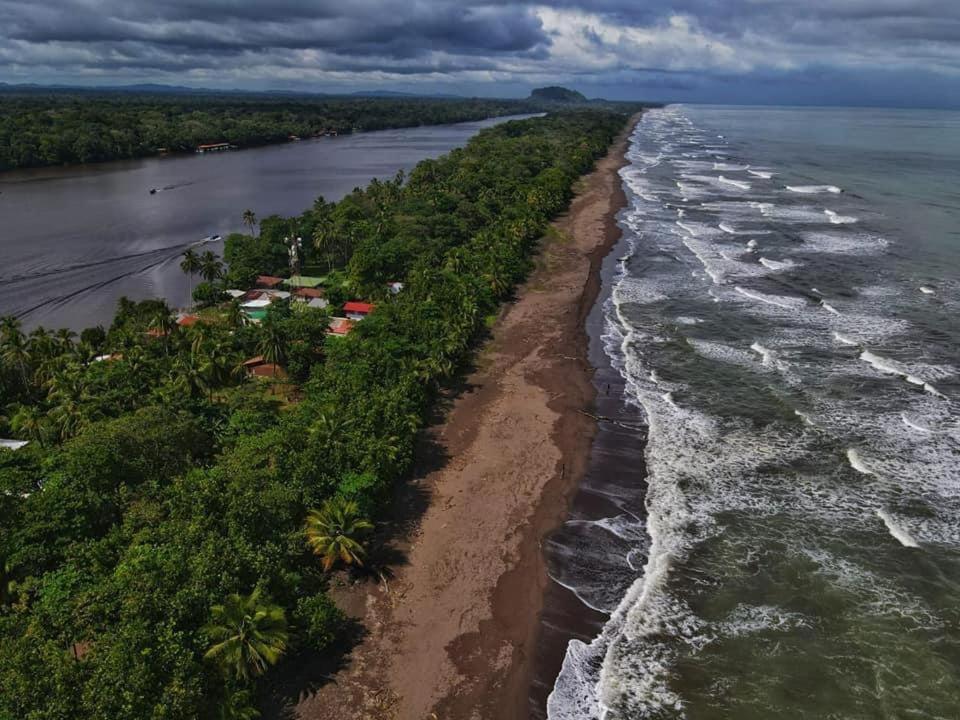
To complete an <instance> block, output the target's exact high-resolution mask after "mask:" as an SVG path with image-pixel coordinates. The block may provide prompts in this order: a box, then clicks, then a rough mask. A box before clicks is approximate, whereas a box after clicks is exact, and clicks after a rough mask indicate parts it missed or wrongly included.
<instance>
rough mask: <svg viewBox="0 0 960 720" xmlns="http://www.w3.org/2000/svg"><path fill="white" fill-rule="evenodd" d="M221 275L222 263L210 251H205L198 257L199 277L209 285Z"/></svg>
mask: <svg viewBox="0 0 960 720" xmlns="http://www.w3.org/2000/svg"><path fill="white" fill-rule="evenodd" d="M222 275H223V263H222V262H220V258H218V257H217V256H216V255H215V254H214V253H213V252H212V251H210V250H207V251H206V252H205V253H203V255H201V256H200V277H202V278H203V279H204V280H206V281H207V282H209V283H212V282H213V281H214V280H216V279H217V278H219V277H220V276H222Z"/></svg>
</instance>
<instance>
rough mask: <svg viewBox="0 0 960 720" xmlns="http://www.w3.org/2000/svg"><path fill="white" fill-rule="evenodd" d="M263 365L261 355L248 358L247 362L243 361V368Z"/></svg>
mask: <svg viewBox="0 0 960 720" xmlns="http://www.w3.org/2000/svg"><path fill="white" fill-rule="evenodd" d="M263 363H264V360H263V355H257V356H255V357H252V358H250V359H249V360H244V361H243V365H244V367H253V366H254V365H263Z"/></svg>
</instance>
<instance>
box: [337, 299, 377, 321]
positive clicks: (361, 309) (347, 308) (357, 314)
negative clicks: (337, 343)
mask: <svg viewBox="0 0 960 720" xmlns="http://www.w3.org/2000/svg"><path fill="white" fill-rule="evenodd" d="M375 307H376V306H375V305H372V304H371V303H365V302H359V301H357V300H351V301H350V302H346V303H344V304H343V313H344V315H346V316H347V317H348V318H350V319H351V320H363V319H364V318H365V317H366V316H367V315H369V314H370V313H372V312H373V310H374V308H375Z"/></svg>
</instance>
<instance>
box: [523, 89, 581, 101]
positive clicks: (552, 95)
mask: <svg viewBox="0 0 960 720" xmlns="http://www.w3.org/2000/svg"><path fill="white" fill-rule="evenodd" d="M530 99H531V100H537V101H539V102H550V103H585V102H588V101H587V98H586V97H584V95H583V94H582V93H578V92H577V91H576V90H570V89H569V88H565V87H560V86H558V85H551V86H550V87H542V88H537V89H536V90H534V91H533V92H531V93H530Z"/></svg>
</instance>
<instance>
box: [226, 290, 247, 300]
mask: <svg viewBox="0 0 960 720" xmlns="http://www.w3.org/2000/svg"><path fill="white" fill-rule="evenodd" d="M226 292H227V295H229V296H230V297H232V298H239V297H243V296H244V295H246V294H247V293H246V291H244V290H227V291H226Z"/></svg>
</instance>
